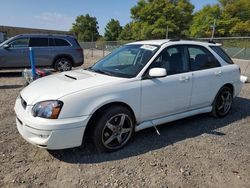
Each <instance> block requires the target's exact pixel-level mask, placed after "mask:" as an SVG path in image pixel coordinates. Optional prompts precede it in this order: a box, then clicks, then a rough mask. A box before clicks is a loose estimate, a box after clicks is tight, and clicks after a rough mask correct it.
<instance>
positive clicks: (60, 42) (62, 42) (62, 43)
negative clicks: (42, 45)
mask: <svg viewBox="0 0 250 188" xmlns="http://www.w3.org/2000/svg"><path fill="white" fill-rule="evenodd" d="M54 41H55V45H56V46H70V44H69V43H68V42H67V41H66V40H64V39H56V38H55V39H54Z"/></svg>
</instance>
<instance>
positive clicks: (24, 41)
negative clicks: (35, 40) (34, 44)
mask: <svg viewBox="0 0 250 188" xmlns="http://www.w3.org/2000/svg"><path fill="white" fill-rule="evenodd" d="M28 44H29V39H28V38H19V39H16V40H14V41H12V42H10V45H11V47H12V48H24V47H28Z"/></svg>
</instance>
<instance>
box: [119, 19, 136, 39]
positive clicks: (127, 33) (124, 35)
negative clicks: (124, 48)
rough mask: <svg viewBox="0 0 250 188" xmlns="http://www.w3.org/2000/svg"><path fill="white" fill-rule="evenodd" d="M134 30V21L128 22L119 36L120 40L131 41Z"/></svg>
mask: <svg viewBox="0 0 250 188" xmlns="http://www.w3.org/2000/svg"><path fill="white" fill-rule="evenodd" d="M133 39H134V38H133V32H132V23H128V24H126V25H125V26H124V27H123V29H122V31H121V33H120V36H119V40H125V41H129V40H133Z"/></svg>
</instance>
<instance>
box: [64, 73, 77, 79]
mask: <svg viewBox="0 0 250 188" xmlns="http://www.w3.org/2000/svg"><path fill="white" fill-rule="evenodd" d="M64 76H66V77H68V78H71V79H73V80H77V78H75V77H73V76H70V75H67V74H64Z"/></svg>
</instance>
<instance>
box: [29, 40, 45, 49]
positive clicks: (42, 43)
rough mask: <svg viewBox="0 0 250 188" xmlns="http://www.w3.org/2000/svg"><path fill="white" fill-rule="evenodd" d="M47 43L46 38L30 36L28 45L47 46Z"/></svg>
mask: <svg viewBox="0 0 250 188" xmlns="http://www.w3.org/2000/svg"><path fill="white" fill-rule="evenodd" d="M48 44H49V39H48V38H30V42H29V46H30V47H47V46H48Z"/></svg>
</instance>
